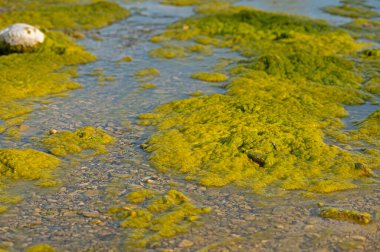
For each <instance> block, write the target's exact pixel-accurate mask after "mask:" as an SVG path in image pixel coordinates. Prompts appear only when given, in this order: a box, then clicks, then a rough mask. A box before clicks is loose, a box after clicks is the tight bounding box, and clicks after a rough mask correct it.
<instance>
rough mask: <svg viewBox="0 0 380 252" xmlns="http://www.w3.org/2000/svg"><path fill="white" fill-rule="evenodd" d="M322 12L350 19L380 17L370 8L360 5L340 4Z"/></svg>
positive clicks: (379, 14) (325, 8)
mask: <svg viewBox="0 0 380 252" xmlns="http://www.w3.org/2000/svg"><path fill="white" fill-rule="evenodd" d="M322 10H323V11H325V12H327V13H329V14H332V15H339V16H343V17H350V18H373V17H379V16H380V13H378V12H377V11H374V10H372V8H370V7H368V6H360V5H350V4H342V5H338V6H327V7H324V8H323V9H322Z"/></svg>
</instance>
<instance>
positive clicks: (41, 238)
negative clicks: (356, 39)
mask: <svg viewBox="0 0 380 252" xmlns="http://www.w3.org/2000/svg"><path fill="white" fill-rule="evenodd" d="M337 2H338V1H335V0H334V1H311V0H308V1H307V2H305V1H241V2H240V3H239V4H243V3H244V4H250V5H251V6H254V7H257V8H263V9H266V10H271V11H285V12H289V13H297V14H303V15H309V16H312V17H317V18H324V19H327V20H328V21H329V22H331V23H333V24H342V22H345V21H346V19H344V20H343V19H340V18H339V17H338V18H337V17H334V16H331V15H327V14H324V13H323V12H321V11H320V7H322V6H324V5H329V4H336V3H337ZM126 7H128V8H133V11H134V13H133V15H132V16H131V17H130V18H129V19H127V20H125V21H122V22H120V23H117V24H114V25H111V26H109V27H107V28H104V29H101V30H99V31H96V32H91V33H89V34H88V36H87V38H86V39H85V40H83V41H81V42H80V43H81V44H82V45H84V46H85V47H86V48H88V50H89V51H90V52H92V53H93V54H95V55H96V56H97V57H98V60H97V61H96V62H94V63H91V64H87V65H83V66H80V67H79V74H80V77H79V78H78V79H77V81H78V82H79V83H81V84H82V85H83V89H80V90H75V91H72V92H70V93H69V96H68V97H66V98H59V97H55V98H51V99H50V101H51V102H52V103H51V104H50V105H49V106H48V108H47V109H45V110H36V111H34V112H33V113H32V114H31V116H30V119H29V120H28V121H27V122H26V124H27V125H28V126H30V128H29V129H28V130H27V131H25V132H24V135H23V139H22V141H20V142H15V141H3V142H2V143H1V144H0V145H1V146H2V147H19V148H20V147H22V148H25V147H30V146H33V143H32V142H30V140H29V138H30V137H32V136H36V135H37V136H38V135H40V134H42V133H43V132H47V131H48V130H50V129H58V130H64V129H70V130H74V129H77V128H79V127H82V126H85V125H91V126H95V127H101V128H103V129H105V130H106V131H108V132H110V133H111V134H114V135H115V137H117V144H115V146H112V147H110V153H109V154H106V155H103V156H101V157H93V158H89V159H88V160H84V161H83V160H82V161H80V162H77V163H70V164H67V167H66V168H63V169H61V170H59V171H58V174H59V177H60V178H61V180H62V184H63V185H62V187H59V188H53V189H36V188H34V187H33V186H32V184H31V183H30V182H19V183H20V184H21V185H22V186H21V188H23V189H21V191H22V193H23V195H24V198H25V200H24V201H23V202H22V203H21V204H19V205H17V206H15V207H14V208H12V209H10V210H9V212H8V213H6V214H3V215H0V245H1V244H2V243H4V242H12V243H14V246H11V247H14V248H15V249H17V250H22V249H23V248H25V247H26V246H28V245H29V244H31V243H36V242H47V243H50V244H52V245H54V246H56V247H57V248H60V249H62V250H67V251H85V250H89V251H123V245H122V244H123V237H124V236H123V233H124V232H125V231H123V230H122V229H120V228H119V227H118V223H117V222H115V221H112V220H110V219H109V218H107V216H103V215H101V216H100V217H98V219H99V220H101V222H102V223H104V226H94V225H92V224H91V221H92V220H93V219H91V218H88V217H85V216H84V215H85V214H83V212H85V211H100V212H102V211H104V210H105V209H107V207H108V206H111V205H112V204H114V203H115V202H116V201H117V200H121V199H123V198H124V197H125V194H126V193H127V192H129V191H130V190H131V188H132V187H134V186H142V187H144V188H150V189H154V190H158V191H164V190H166V189H168V188H177V189H178V190H181V191H183V192H184V193H185V194H187V195H188V196H189V197H190V198H192V199H193V200H194V201H195V203H196V204H198V205H202V206H211V207H212V208H213V209H214V210H213V212H212V213H211V214H210V215H208V216H207V217H206V224H205V225H203V226H201V227H196V228H193V229H192V230H190V232H189V233H188V234H185V235H182V236H179V237H175V238H170V239H167V240H165V241H163V242H162V243H161V244H159V245H160V246H159V247H160V248H170V249H174V250H175V251H195V250H197V249H202V248H205V247H207V246H210V245H213V246H212V247H211V249H210V251H316V250H317V249H320V250H321V251H333V250H334V251H340V250H350V249H352V248H353V249H354V250H359V251H364V250H366V251H376V250H378V249H380V244H379V240H380V231H379V223H378V222H379V213H380V208H379V205H380V189H379V186H378V184H375V183H374V184H370V185H368V186H367V187H366V188H363V189H360V190H351V191H346V192H340V193H336V194H330V195H328V196H325V195H311V196H310V197H309V198H307V197H304V195H301V194H300V192H289V193H285V192H283V191H281V190H276V189H273V192H268V193H267V194H265V195H262V196H260V195H253V194H251V193H249V192H246V191H245V190H241V189H236V188H233V187H226V188H222V189H220V188H207V189H206V188H204V187H202V186H198V185H196V184H193V183H191V182H187V181H184V180H183V179H182V178H181V177H168V176H167V175H164V174H161V173H159V172H157V171H156V170H155V169H154V168H153V167H150V166H149V165H147V157H148V155H147V154H146V153H144V152H143V151H142V150H141V149H140V148H139V145H140V144H141V143H143V142H144V141H145V140H146V139H147V137H148V136H149V134H150V133H151V132H152V131H151V130H152V129H151V128H149V127H148V128H146V127H140V126H138V125H136V124H135V123H136V121H137V120H136V116H137V115H138V114H141V113H145V112H148V111H151V110H152V109H153V108H154V107H156V106H157V105H159V104H163V103H166V102H168V101H171V100H175V99H183V98H187V97H189V94H190V93H192V92H195V91H203V92H205V93H206V94H211V93H218V92H224V89H222V88H221V87H220V86H214V85H210V84H207V83H204V82H200V81H196V80H193V79H191V78H190V75H191V73H194V72H198V71H208V70H211V69H212V68H213V65H214V64H215V63H216V62H217V61H218V60H219V59H223V58H239V57H240V56H239V55H237V54H236V53H235V52H230V51H229V50H227V49H215V51H214V55H213V56H211V57H204V56H201V55H196V54H193V55H191V56H190V57H189V58H183V59H173V60H159V59H153V58H150V57H149V56H148V52H149V51H150V50H151V49H154V48H156V47H157V46H158V45H156V44H153V43H150V42H149V38H150V37H152V36H154V35H156V34H159V33H160V32H162V31H163V30H164V29H165V26H166V25H167V24H169V23H172V22H174V21H176V20H178V19H180V18H183V17H187V16H190V15H192V14H193V12H192V10H191V8H188V7H181V8H179V7H168V6H162V5H159V4H157V3H153V2H144V3H136V4H132V5H126ZM127 55H130V56H132V57H133V58H134V60H133V61H132V62H130V63H119V62H118V60H119V59H121V58H122V57H124V56H127ZM146 67H155V68H157V69H159V70H160V72H161V75H160V76H159V77H157V78H155V79H153V80H150V81H149V82H152V83H154V84H156V85H157V87H156V88H154V89H141V88H140V87H139V85H140V84H142V83H144V82H139V81H138V80H136V79H135V77H134V72H135V71H136V70H139V69H141V68H146ZM96 69H102V70H103V71H104V73H105V75H106V76H115V77H116V79H115V80H114V81H98V80H97V76H90V75H88V74H90V73H92V72H94V70H96ZM376 108H377V109H378V108H379V106H374V105H369V104H364V105H363V106H353V107H347V110H348V111H349V112H350V115H351V116H350V117H348V118H347V119H346V120H345V122H346V124H347V125H351V124H350V123H351V122H353V121H357V120H361V119H363V118H365V117H366V116H367V115H368V114H369V113H371V112H372V111H373V110H374V109H376ZM347 127H350V126H347ZM147 178H148V179H151V180H153V181H154V182H153V183H152V184H150V183H146V180H147ZM15 188H16V187H15ZM17 188H20V186H18V187H17ZM15 190H16V189H15ZM17 190H20V189H17ZM318 202H323V203H325V204H328V205H334V206H337V207H344V208H349V209H358V210H361V211H369V212H370V213H371V214H373V216H374V218H375V221H374V222H373V223H372V224H370V225H368V226H360V225H356V224H352V223H343V222H336V221H332V220H326V219H322V218H320V217H318V214H317V212H318V207H317V203H318ZM70 211H73V212H75V214H72V215H70V213H71V212H70ZM184 239H187V240H191V241H192V242H193V243H194V245H193V246H191V247H189V248H184V247H181V246H180V243H181V241H183V240H184ZM95 241H96V242H95ZM149 250H151V251H159V250H158V249H155V248H150V249H149Z"/></svg>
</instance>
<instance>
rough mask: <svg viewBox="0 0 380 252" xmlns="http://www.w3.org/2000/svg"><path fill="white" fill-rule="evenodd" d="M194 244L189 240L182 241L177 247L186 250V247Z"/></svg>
mask: <svg viewBox="0 0 380 252" xmlns="http://www.w3.org/2000/svg"><path fill="white" fill-rule="evenodd" d="M193 245H194V243H193V242H192V241H190V240H182V241H181V242H180V243H179V244H178V247H180V248H186V247H191V246H193Z"/></svg>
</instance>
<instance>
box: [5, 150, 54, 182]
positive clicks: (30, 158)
mask: <svg viewBox="0 0 380 252" xmlns="http://www.w3.org/2000/svg"><path fill="white" fill-rule="evenodd" d="M60 162H61V161H60V160H59V159H58V158H56V157H54V156H53V155H50V154H47V153H44V152H40V151H37V150H32V149H26V150H15V149H0V175H1V177H3V176H4V177H9V178H13V179H19V178H21V179H32V180H33V179H41V178H49V177H50V173H51V171H52V170H53V169H54V168H57V167H58V165H59V164H60Z"/></svg>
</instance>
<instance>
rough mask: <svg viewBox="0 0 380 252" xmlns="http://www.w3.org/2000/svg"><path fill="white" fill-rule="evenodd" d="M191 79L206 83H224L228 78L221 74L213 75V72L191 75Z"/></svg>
mask: <svg viewBox="0 0 380 252" xmlns="http://www.w3.org/2000/svg"><path fill="white" fill-rule="evenodd" d="M191 78H193V79H197V80H201V81H207V82H224V81H226V80H228V76H227V75H225V74H222V73H213V72H199V73H193V74H192V75H191Z"/></svg>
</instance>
